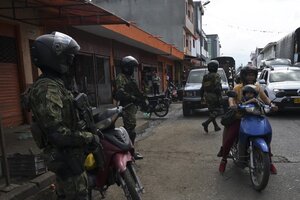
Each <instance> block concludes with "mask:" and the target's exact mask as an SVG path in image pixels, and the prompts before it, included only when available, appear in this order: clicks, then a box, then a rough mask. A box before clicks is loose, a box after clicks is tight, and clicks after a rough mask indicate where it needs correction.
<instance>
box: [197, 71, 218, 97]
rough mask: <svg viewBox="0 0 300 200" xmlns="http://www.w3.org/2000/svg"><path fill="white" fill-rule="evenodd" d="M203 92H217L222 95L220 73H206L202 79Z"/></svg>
mask: <svg viewBox="0 0 300 200" xmlns="http://www.w3.org/2000/svg"><path fill="white" fill-rule="evenodd" d="M201 90H202V91H203V92H202V93H203V94H205V93H215V94H216V95H220V94H221V92H222V84H221V77H220V75H219V74H218V73H211V72H210V73H208V74H205V75H204V77H203V80H202V87H201Z"/></svg>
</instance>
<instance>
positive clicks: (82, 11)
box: [0, 0, 129, 26]
mask: <svg viewBox="0 0 300 200" xmlns="http://www.w3.org/2000/svg"><path fill="white" fill-rule="evenodd" d="M0 11H1V12H0V17H3V18H8V19H12V20H17V21H21V22H23V23H27V24H33V25H38V26H42V25H47V26H51V25H53V26H66V25H70V26H76V25H103V24H127V25H128V24H129V22H127V21H126V20H124V19H122V18H120V17H117V16H115V15H114V14H112V13H110V12H108V11H107V10H105V9H103V8H101V7H98V6H97V5H95V4H93V3H92V2H91V1H89V0H53V1H49V0H4V1H2V0H1V2H0Z"/></svg>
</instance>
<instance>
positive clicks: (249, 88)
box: [242, 84, 258, 97]
mask: <svg viewBox="0 0 300 200" xmlns="http://www.w3.org/2000/svg"><path fill="white" fill-rule="evenodd" d="M246 93H253V94H254V97H257V95H258V92H257V90H256V86H255V85H252V84H248V85H245V86H244V87H243V90H242V94H243V96H245V94H246Z"/></svg>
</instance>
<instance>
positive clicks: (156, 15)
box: [93, 0, 185, 51]
mask: <svg viewBox="0 0 300 200" xmlns="http://www.w3.org/2000/svg"><path fill="white" fill-rule="evenodd" d="M93 2H94V3H95V4H97V5H99V6H101V7H103V8H104V9H106V10H108V11H111V12H113V13H114V14H116V15H117V16H120V17H122V18H124V19H126V20H128V21H132V22H134V23H136V25H137V26H138V27H140V28H142V29H143V30H145V31H146V32H149V33H151V34H152V35H157V36H161V37H162V38H161V39H162V40H163V41H165V42H167V43H169V44H174V45H175V46H176V47H177V48H178V49H179V50H180V51H183V47H184V44H183V35H182V34H181V33H182V30H183V26H184V23H185V0H95V1H93Z"/></svg>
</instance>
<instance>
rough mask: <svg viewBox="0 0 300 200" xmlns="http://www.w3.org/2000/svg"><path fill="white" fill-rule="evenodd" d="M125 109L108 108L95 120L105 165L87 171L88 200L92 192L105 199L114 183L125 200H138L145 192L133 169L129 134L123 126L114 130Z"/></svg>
mask: <svg viewBox="0 0 300 200" xmlns="http://www.w3.org/2000/svg"><path fill="white" fill-rule="evenodd" d="M126 107H127V106H125V107H124V108H123V107H121V106H119V107H116V108H112V109H107V110H106V111H105V112H104V113H102V114H101V115H99V116H96V117H94V121H95V125H96V127H97V128H98V129H99V130H100V131H101V132H102V135H103V136H102V139H101V144H102V147H103V151H104V158H105V162H104V166H102V167H98V168H94V169H87V174H88V178H89V200H92V191H99V192H100V193H101V195H102V198H104V197H105V195H104V192H105V191H106V190H107V189H108V188H109V186H111V185H113V184H117V185H118V186H121V187H122V189H123V190H124V194H125V197H126V199H128V200H140V199H141V194H142V193H143V192H144V187H143V185H142V183H141V181H140V179H139V177H138V175H137V173H136V170H135V167H134V166H135V160H134V157H133V153H134V147H133V145H132V143H131V141H130V138H129V135H128V133H127V131H126V130H125V129H124V128H123V127H118V128H116V127H115V122H116V120H117V119H118V118H119V117H120V116H121V113H122V110H123V109H126Z"/></svg>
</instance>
